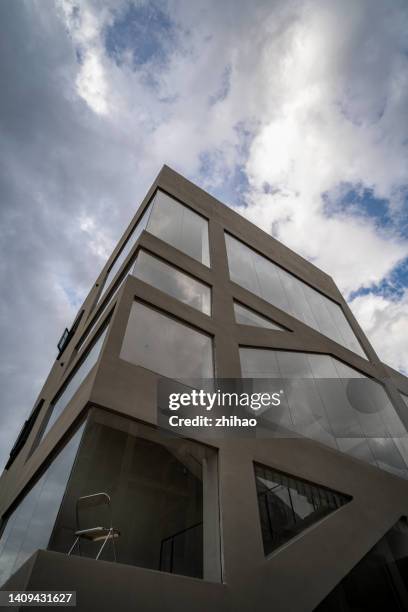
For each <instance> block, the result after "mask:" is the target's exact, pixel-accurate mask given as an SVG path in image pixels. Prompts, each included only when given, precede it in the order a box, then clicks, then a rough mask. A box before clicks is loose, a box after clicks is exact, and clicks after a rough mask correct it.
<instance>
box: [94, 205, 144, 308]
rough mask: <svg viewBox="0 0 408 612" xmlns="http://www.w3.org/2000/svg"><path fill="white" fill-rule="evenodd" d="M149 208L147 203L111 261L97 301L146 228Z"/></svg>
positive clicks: (100, 298) (103, 294) (102, 295)
mask: <svg viewBox="0 0 408 612" xmlns="http://www.w3.org/2000/svg"><path fill="white" fill-rule="evenodd" d="M151 208H152V205H151V204H149V206H148V207H147V209H146V210H145V212H144V213H143V215H142V216H141V218H140V219H139V222H138V223H137V225H136V226H135V228H134V229H133V231H132V233H131V234H130V236H129V238H128V239H127V241H126V243H125V245H124V246H123V247H122V250H121V251H120V253H119V255H118V256H117V257H116V259H115V261H114V262H113V264H112V266H111V267H110V270H109V272H108V274H107V276H106V279H105V282H104V285H103V289H102V291H101V294H100V296H99V299H98V303H99V302H100V301H101V300H102V298H103V297H104V296H105V293H106V291H107V290H108V289H109V287H110V285H111V283H112V281H113V279H114V278H115V276H116V274H117V273H118V272H119V270H120V268H121V267H122V265H123V264H124V262H125V260H126V258H127V257H128V255H129V253H130V252H131V250H132V249H133V247H134V246H135V244H136V242H137V241H138V240H139V237H140V234H141V233H142V232H143V230H144V229H145V228H146V225H147V222H148V220H149V216H150V211H151Z"/></svg>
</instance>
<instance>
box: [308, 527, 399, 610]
mask: <svg viewBox="0 0 408 612" xmlns="http://www.w3.org/2000/svg"><path fill="white" fill-rule="evenodd" d="M407 560H408V526H407V520H406V519H405V518H403V519H400V520H399V521H398V523H396V524H395V525H394V526H393V527H392V528H391V529H390V530H389V531H388V532H387V533H386V534H385V535H384V537H383V538H381V540H380V541H379V542H378V543H377V544H376V545H375V546H374V547H373V548H372V549H371V550H370V551H369V552H368V553H367V554H366V555H365V556H364V557H363V558H362V559H361V561H359V562H358V563H357V565H355V566H354V567H353V569H352V570H351V572H349V573H348V574H347V576H346V577H345V578H343V580H341V582H339V584H338V585H337V586H336V587H335V588H334V589H333V591H331V593H330V594H329V595H328V596H327V597H326V598H325V599H324V600H323V601H322V602H321V603H320V604H319V605H318V606H317V608H315V612H383V611H384V610H395V611H397V610H406V609H407V607H408V564H407Z"/></svg>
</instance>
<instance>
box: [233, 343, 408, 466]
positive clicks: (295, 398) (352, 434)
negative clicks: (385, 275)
mask: <svg viewBox="0 0 408 612" xmlns="http://www.w3.org/2000/svg"><path fill="white" fill-rule="evenodd" d="M239 352H240V360H241V370H242V377H243V378H253V379H264V380H259V384H257V383H255V382H254V383H253V388H254V390H255V388H256V390H257V391H264V390H266V386H267V384H268V381H270V380H271V379H272V380H273V379H275V380H277V379H279V387H280V388H282V389H283V390H284V394H283V399H282V404H281V410H274V411H273V412H270V413H268V414H267V415H264V418H265V419H267V420H268V422H269V423H271V424H275V425H278V426H280V427H285V428H286V429H287V430H289V432H292V435H293V433H294V432H297V433H299V434H301V435H303V436H307V437H310V438H312V439H315V440H318V441H320V442H322V443H324V444H326V445H328V446H332V447H334V448H337V449H338V450H340V451H342V452H345V453H347V454H349V455H352V456H353V457H356V458H357V459H361V460H363V461H366V462H368V463H371V464H373V465H376V466H377V467H379V468H381V469H384V470H386V471H388V472H391V473H393V474H396V475H397V476H401V477H403V478H407V477H408V434H407V431H406V429H405V427H404V424H403V423H402V421H401V419H400V418H399V416H398V414H397V412H396V410H395V408H394V406H393V405H392V403H391V400H390V399H389V397H388V395H387V393H386V391H385V389H384V387H383V386H382V385H381V384H380V383H378V382H377V381H375V380H373V379H371V378H368V377H366V376H364V375H363V374H361V373H360V372H358V371H357V370H355V369H354V368H351V367H350V366H348V365H346V364H344V363H342V362H341V361H339V360H337V359H335V358H334V357H331V356H330V355H322V354H313V353H301V352H294V351H284V350H272V349H258V348H256V349H255V348H247V347H240V349H239ZM269 384H270V382H269Z"/></svg>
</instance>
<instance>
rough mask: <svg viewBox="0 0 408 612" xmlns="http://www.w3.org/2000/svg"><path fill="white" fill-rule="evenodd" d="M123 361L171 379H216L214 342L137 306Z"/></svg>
mask: <svg viewBox="0 0 408 612" xmlns="http://www.w3.org/2000/svg"><path fill="white" fill-rule="evenodd" d="M120 357H121V358H122V359H125V360H126V361H130V362H131V363H134V364H135V365H140V366H143V367H145V368H148V369H149V370H153V371H154V372H158V373H159V374H162V375H163V376H168V377H169V378H177V379H183V378H184V379H186V378H212V377H213V372H214V367H213V355H212V339H211V337H210V336H208V335H207V334H205V333H203V332H199V331H197V330H195V329H193V328H192V327H189V326H188V325H185V324H183V323H180V322H179V321H176V320H175V319H173V318H172V317H169V316H167V315H165V314H163V313H161V312H158V311H157V310H155V309H153V308H150V307H149V306H146V305H145V304H142V303H141V302H134V303H133V305H132V309H131V311H130V316H129V321H128V324H127V327H126V332H125V337H124V339H123V344H122V349H121V352H120Z"/></svg>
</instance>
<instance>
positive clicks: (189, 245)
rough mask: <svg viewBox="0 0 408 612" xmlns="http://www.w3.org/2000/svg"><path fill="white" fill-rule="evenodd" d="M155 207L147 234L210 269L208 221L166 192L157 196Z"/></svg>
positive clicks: (155, 197)
mask: <svg viewBox="0 0 408 612" xmlns="http://www.w3.org/2000/svg"><path fill="white" fill-rule="evenodd" d="M152 206H153V209H152V212H151V215H150V219H149V224H148V226H147V230H148V231H149V232H150V233H151V234H154V235H155V236H157V237H158V238H160V239H161V240H164V241H165V242H168V243H169V244H171V245H172V246H174V247H176V249H179V250H180V251H183V253H186V254H187V255H189V256H190V257H193V258H194V259H197V260H198V261H200V262H201V263H203V264H204V265H206V266H209V265H210V254H209V248H208V221H207V220H206V219H204V217H202V216H201V215H199V214H197V213H196V212H194V211H193V210H191V209H190V208H187V206H183V204H180V203H179V202H177V200H175V199H174V198H171V197H170V196H168V195H167V194H166V193H164V192H163V191H157V192H156V195H155V196H154V199H153V202H152Z"/></svg>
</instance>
